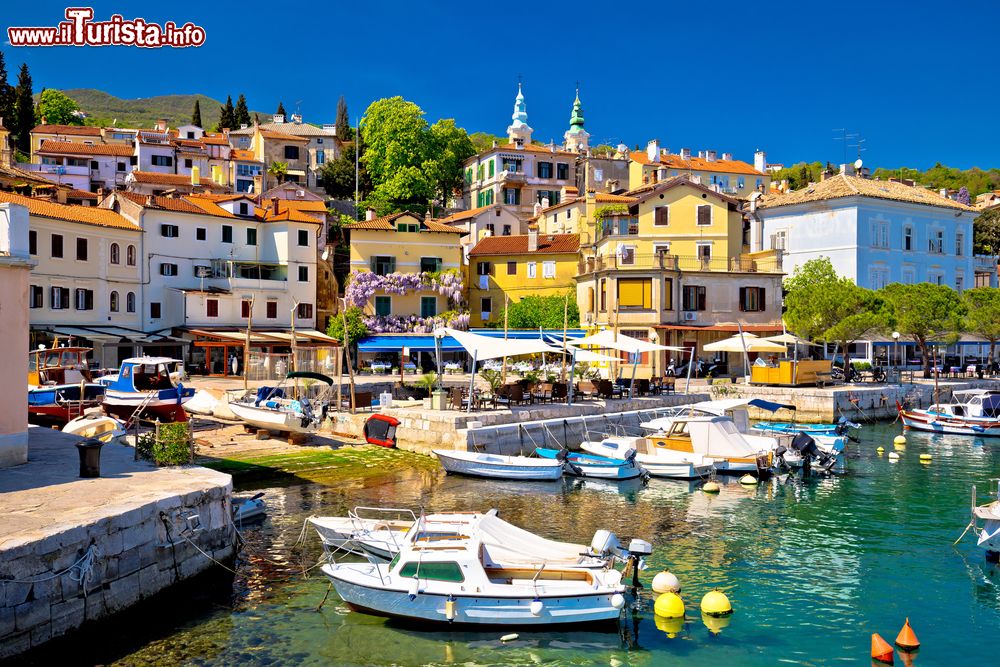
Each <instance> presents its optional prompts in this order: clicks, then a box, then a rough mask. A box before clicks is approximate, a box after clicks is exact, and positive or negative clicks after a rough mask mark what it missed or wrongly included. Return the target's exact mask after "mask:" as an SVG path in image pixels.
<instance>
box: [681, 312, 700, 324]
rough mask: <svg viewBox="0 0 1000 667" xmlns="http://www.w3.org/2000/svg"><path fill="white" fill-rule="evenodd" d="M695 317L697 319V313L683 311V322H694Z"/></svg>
mask: <svg viewBox="0 0 1000 667" xmlns="http://www.w3.org/2000/svg"><path fill="white" fill-rule="evenodd" d="M697 319H698V313H692V312H685V313H684V321H685V322H694V321H695V320H697Z"/></svg>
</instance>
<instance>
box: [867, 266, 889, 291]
mask: <svg viewBox="0 0 1000 667" xmlns="http://www.w3.org/2000/svg"><path fill="white" fill-rule="evenodd" d="M868 281H869V283H871V288H872V289H882V288H883V287H885V286H886V285H887V284H888V283H889V270H888V269H885V268H879V267H873V268H871V269H869V271H868Z"/></svg>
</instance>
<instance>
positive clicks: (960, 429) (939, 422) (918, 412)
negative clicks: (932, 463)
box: [896, 402, 1000, 437]
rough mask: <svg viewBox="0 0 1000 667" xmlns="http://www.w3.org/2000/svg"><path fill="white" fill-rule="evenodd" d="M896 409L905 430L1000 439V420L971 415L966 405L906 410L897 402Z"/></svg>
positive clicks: (954, 404)
mask: <svg viewBox="0 0 1000 667" xmlns="http://www.w3.org/2000/svg"><path fill="white" fill-rule="evenodd" d="M896 409H897V410H898V411H899V416H900V419H902V420H903V426H904V427H905V428H911V429H914V430H917V431H928V432H930V433H942V434H950V435H972V436H983V437H1000V418H997V417H988V416H973V415H970V414H969V411H968V410H967V409H966V404H964V403H935V404H934V405H932V406H930V407H929V408H927V409H926V410H922V409H919V408H913V409H905V408H903V406H902V405H901V404H900V403H899V402H897V403H896Z"/></svg>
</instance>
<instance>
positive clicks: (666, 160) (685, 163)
mask: <svg viewBox="0 0 1000 667" xmlns="http://www.w3.org/2000/svg"><path fill="white" fill-rule="evenodd" d="M629 157H631V158H632V160H633V161H634V162H638V163H639V164H646V165H656V164H658V165H659V166H662V167H665V168H667V169H686V170H690V171H712V172H718V173H721V174H752V175H754V176H764V175H765V174H763V173H761V172H759V171H757V170H756V169H754V168H753V165H751V164H747V163H746V162H743V161H742V160H706V159H704V158H700V157H695V156H691V158H690V159H688V160H684V159H682V158H681V156H680V155H674V154H673V153H668V154H666V155H661V156H660V161H659V163H654V162H652V161H650V159H649V156H648V155H647V154H646V151H632V152H631V153H630V154H629Z"/></svg>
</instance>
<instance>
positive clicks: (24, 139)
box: [13, 63, 35, 155]
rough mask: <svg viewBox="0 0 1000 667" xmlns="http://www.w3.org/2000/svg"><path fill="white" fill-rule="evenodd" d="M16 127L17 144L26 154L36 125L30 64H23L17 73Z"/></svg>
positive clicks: (29, 149) (15, 95) (28, 151)
mask: <svg viewBox="0 0 1000 667" xmlns="http://www.w3.org/2000/svg"><path fill="white" fill-rule="evenodd" d="M14 97H15V101H14V107H15V108H14V120H15V123H14V128H13V131H14V132H15V133H16V134H17V142H16V143H15V146H16V147H17V150H19V151H21V152H22V153H24V154H25V155H27V154H28V153H30V152H31V130H32V128H34V127H35V100H34V99H33V97H32V91H31V73H30V72H28V65H27V63H24V64H22V65H21V71H20V72H19V73H18V75H17V89H16V90H15V93H14Z"/></svg>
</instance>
